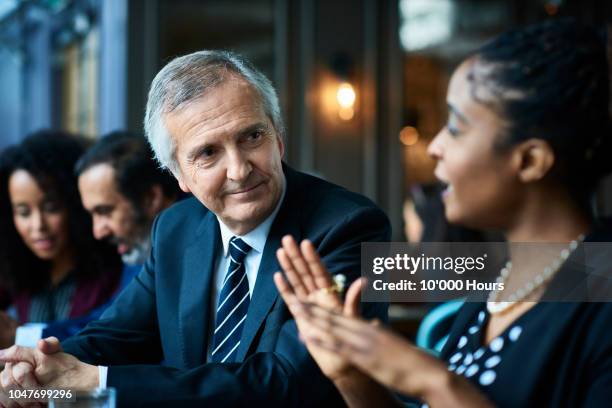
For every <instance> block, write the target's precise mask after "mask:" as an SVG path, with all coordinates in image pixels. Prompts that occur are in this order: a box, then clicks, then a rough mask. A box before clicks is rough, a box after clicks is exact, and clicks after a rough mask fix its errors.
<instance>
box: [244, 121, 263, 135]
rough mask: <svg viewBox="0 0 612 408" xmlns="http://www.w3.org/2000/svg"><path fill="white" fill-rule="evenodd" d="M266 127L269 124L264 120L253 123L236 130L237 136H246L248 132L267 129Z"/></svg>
mask: <svg viewBox="0 0 612 408" xmlns="http://www.w3.org/2000/svg"><path fill="white" fill-rule="evenodd" d="M268 129H269V126H268V124H267V123H265V122H258V123H254V124H252V125H249V126H247V127H245V128H244V129H242V130H240V131H239V132H238V137H242V136H247V135H249V134H250V133H253V132H255V131H257V130H260V131H261V130H263V131H268Z"/></svg>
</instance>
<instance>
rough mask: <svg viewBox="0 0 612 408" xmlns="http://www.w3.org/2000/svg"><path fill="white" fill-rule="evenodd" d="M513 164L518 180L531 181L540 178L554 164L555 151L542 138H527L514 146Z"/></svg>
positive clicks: (544, 175) (547, 172)
mask: <svg viewBox="0 0 612 408" xmlns="http://www.w3.org/2000/svg"><path fill="white" fill-rule="evenodd" d="M513 155H514V157H513V164H514V166H515V168H516V170H517V174H518V177H519V180H520V181H522V182H523V183H531V182H534V181H539V180H542V179H543V178H544V177H546V175H547V174H549V172H550V170H551V169H552V167H553V165H554V164H555V152H554V151H553V149H552V147H551V146H550V144H549V143H548V142H547V141H546V140H543V139H535V138H534V139H528V140H526V141H524V142H523V143H520V144H519V145H518V146H515V148H514V153H513Z"/></svg>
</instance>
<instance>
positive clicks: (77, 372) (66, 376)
mask: <svg viewBox="0 0 612 408" xmlns="http://www.w3.org/2000/svg"><path fill="white" fill-rule="evenodd" d="M0 362H5V363H6V367H5V368H4V370H3V371H2V373H0V384H1V385H2V388H3V389H4V390H7V389H11V388H35V387H34V385H35V383H36V385H37V384H40V385H41V386H44V387H47V388H63V389H71V390H93V389H95V388H97V387H98V384H99V378H98V367H96V366H94V365H90V364H86V363H83V362H81V361H79V360H78V359H77V358H75V357H74V356H72V355H70V354H66V353H64V352H63V351H62V347H61V345H60V342H59V340H58V339H57V338H55V337H49V338H47V339H43V340H40V341H39V342H38V344H37V347H36V348H35V349H34V348H28V347H20V346H12V347H10V348H8V349H5V350H0Z"/></svg>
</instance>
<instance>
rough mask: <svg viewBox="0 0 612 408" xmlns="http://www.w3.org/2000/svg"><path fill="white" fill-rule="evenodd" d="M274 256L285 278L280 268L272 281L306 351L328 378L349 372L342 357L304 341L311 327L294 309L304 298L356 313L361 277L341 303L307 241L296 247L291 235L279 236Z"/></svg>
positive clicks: (347, 313) (317, 303) (322, 306)
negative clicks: (293, 320) (289, 313)
mask: <svg viewBox="0 0 612 408" xmlns="http://www.w3.org/2000/svg"><path fill="white" fill-rule="evenodd" d="M276 256H277V258H278V261H279V263H280V265H281V267H282V268H283V271H284V272H285V277H286V280H285V278H284V277H283V275H282V274H281V273H280V272H277V273H276V274H275V275H274V282H275V283H276V287H277V288H278V290H279V292H280V294H281V296H282V297H283V300H284V301H285V303H286V304H287V306H288V307H289V310H290V311H291V313H292V314H293V315H294V317H295V320H296V323H297V326H298V329H299V331H300V334H301V336H302V338H303V339H305V340H306V341H305V343H306V347H307V348H308V351H309V352H310V354H311V355H312V357H313V358H314V360H315V361H316V362H317V364H318V365H319V367H320V368H321V371H323V373H324V374H325V375H326V376H327V377H328V378H330V379H331V380H332V381H336V380H338V379H340V378H342V377H344V376H347V375H350V374H352V372H353V371H354V367H352V366H351V365H350V364H348V363H347V361H346V360H345V359H343V358H340V357H339V356H338V355H337V354H335V353H331V352H329V351H327V350H325V349H324V348H321V347H318V346H317V345H316V344H314V343H312V342H309V341H307V338H308V337H309V333H310V330H312V327H311V325H310V324H309V323H308V322H307V321H305V320H304V319H303V318H302V316H301V315H300V314H299V313H298V312H299V310H300V309H299V308H300V304H301V303H302V302H308V303H311V304H315V305H318V306H319V307H321V308H323V309H325V310H333V311H335V312H338V313H344V314H346V315H347V316H357V315H358V310H359V295H360V293H361V288H362V282H361V280H357V281H356V282H354V283H353V285H351V287H350V288H349V290H348V292H347V294H346V301H345V302H344V304H343V303H342V299H341V297H340V295H339V294H338V293H337V292H336V291H334V290H331V288H332V287H334V282H333V280H332V277H331V276H330V274H329V272H328V271H327V269H326V268H325V266H324V265H323V262H321V259H320V258H319V255H318V254H317V252H316V250H315V248H314V246H313V245H312V243H311V242H310V241H307V240H304V241H302V243H301V245H300V247H298V245H297V243H296V242H295V240H294V239H293V238H292V237H291V236H285V237H284V238H283V240H282V248H279V249H278V251H277V252H276Z"/></svg>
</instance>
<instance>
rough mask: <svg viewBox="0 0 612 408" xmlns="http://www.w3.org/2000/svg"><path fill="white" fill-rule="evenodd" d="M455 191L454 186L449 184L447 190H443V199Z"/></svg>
mask: <svg viewBox="0 0 612 408" xmlns="http://www.w3.org/2000/svg"><path fill="white" fill-rule="evenodd" d="M453 190H454V189H453V186H452V185H451V184H448V185H447V186H446V188H445V189H444V190H442V198H443V199H444V198H446V197H448V195H449V194H450V193H452V192H453Z"/></svg>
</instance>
